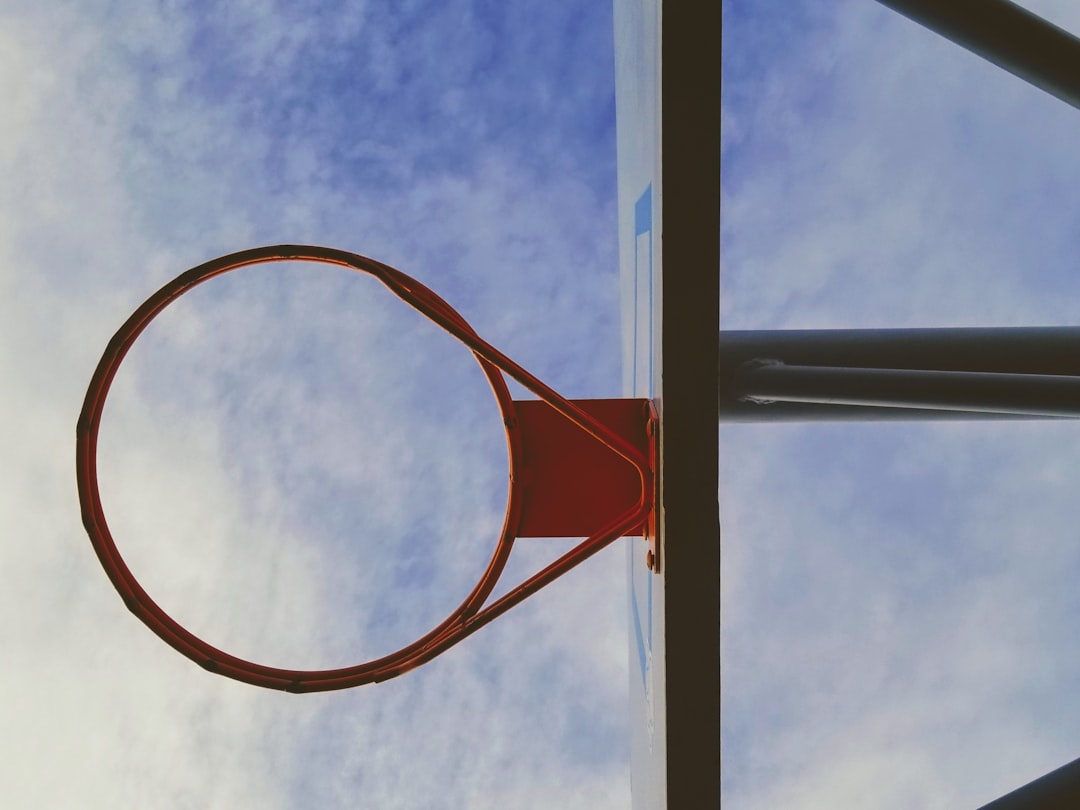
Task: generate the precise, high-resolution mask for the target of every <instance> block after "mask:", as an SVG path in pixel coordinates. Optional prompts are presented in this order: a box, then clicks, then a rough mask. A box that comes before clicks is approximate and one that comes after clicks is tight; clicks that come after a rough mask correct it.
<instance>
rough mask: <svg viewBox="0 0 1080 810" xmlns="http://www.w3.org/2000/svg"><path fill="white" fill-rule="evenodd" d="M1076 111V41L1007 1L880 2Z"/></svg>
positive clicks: (1079, 56)
mask: <svg viewBox="0 0 1080 810" xmlns="http://www.w3.org/2000/svg"><path fill="white" fill-rule="evenodd" d="M878 2H879V3H881V4H882V5H884V6H888V7H889V8H891V9H893V10H894V11H897V12H899V13H900V14H903V15H904V16H905V17H908V18H909V19H911V20H914V21H915V22H917V23H919V24H920V25H923V26H925V27H926V28H929V29H930V30H931V31H934V32H936V33H938V34H940V35H941V36H943V37H945V38H946V39H949V40H952V41H953V42H955V43H956V44H957V45H959V46H961V47H962V48H966V49H967V50H969V51H971V52H972V53H976V54H978V55H979V56H981V57H983V58H984V59H986V60H988V61H990V62H993V63H994V64H995V65H997V66H998V67H1001V68H1004V69H1005V70H1007V71H1009V73H1012V74H1013V75H1014V76H1019V77H1020V78H1021V79H1023V80H1024V81H1026V82H1029V83H1030V84H1033V85H1035V86H1036V87H1038V88H1041V89H1042V90H1045V91H1046V92H1047V93H1050V94H1051V95H1053V96H1057V97H1058V98H1059V99H1061V100H1062V101H1064V102H1066V103H1067V104H1071V105H1072V106H1073V107H1076V108H1078V109H1080V39H1077V38H1076V37H1074V36H1073V35H1072V34H1070V33H1069V32H1068V31H1065V30H1063V29H1061V28H1058V27H1057V26H1056V25H1053V24H1052V23H1049V22H1047V21H1046V20H1044V19H1043V18H1042V17H1039V16H1037V15H1035V14H1032V13H1031V12H1030V11H1028V10H1027V9H1025V8H1022V7H1020V6H1018V5H1016V3H1011V2H1009V0H878Z"/></svg>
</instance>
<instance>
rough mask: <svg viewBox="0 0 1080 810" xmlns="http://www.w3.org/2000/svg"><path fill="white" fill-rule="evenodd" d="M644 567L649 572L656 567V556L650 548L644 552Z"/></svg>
mask: <svg viewBox="0 0 1080 810" xmlns="http://www.w3.org/2000/svg"><path fill="white" fill-rule="evenodd" d="M645 565H646V566H647V567H648V569H649V570H650V571H652V570H654V567H655V566H656V555H655V554H653V550H652V549H651V548H650V549H649V550H648V551H646V552H645Z"/></svg>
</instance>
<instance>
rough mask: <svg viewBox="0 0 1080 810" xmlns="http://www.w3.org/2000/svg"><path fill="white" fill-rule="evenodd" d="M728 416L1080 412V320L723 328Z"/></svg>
mask: <svg viewBox="0 0 1080 810" xmlns="http://www.w3.org/2000/svg"><path fill="white" fill-rule="evenodd" d="M719 357H720V361H719V381H720V382H719V418H720V421H722V422H775V421H821V420H844V421H880V420H914V419H1017V418H1019V419H1032V418H1076V417H1080V329H1078V328H1075V327H1036V328H1026V327H1025V328H1004V329H855V330H821V331H804V330H791V331H777V332H773V331H765V332H721V333H720V343H719Z"/></svg>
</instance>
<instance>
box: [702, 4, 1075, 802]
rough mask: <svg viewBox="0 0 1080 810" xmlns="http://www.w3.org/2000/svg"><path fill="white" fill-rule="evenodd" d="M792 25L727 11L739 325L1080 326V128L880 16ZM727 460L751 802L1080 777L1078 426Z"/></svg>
mask: <svg viewBox="0 0 1080 810" xmlns="http://www.w3.org/2000/svg"><path fill="white" fill-rule="evenodd" d="M1024 5H1025V6H1027V7H1029V8H1031V9H1032V10H1034V11H1036V12H1037V13H1040V14H1042V15H1044V16H1045V17H1047V18H1049V19H1051V20H1053V21H1055V22H1057V23H1058V24H1059V25H1061V26H1063V27H1065V28H1067V29H1069V30H1072V31H1078V30H1080V17H1078V16H1077V9H1076V8H1075V7H1074V6H1073V5H1072V4H1069V3H1061V2H1058V3H1054V2H1040V3H1035V2H1032V3H1024ZM795 7H796V6H795V4H790V3H782V2H759V3H745V2H744V3H740V2H729V3H725V18H724V19H725V54H724V56H725V74H724V101H723V110H724V147H723V149H724V151H723V160H724V162H723V171H724V185H723V189H724V191H723V215H722V235H723V236H722V262H723V275H722V290H723V292H722V315H721V323H722V325H723V327H725V328H729V329H734V328H846V327H870V326H883V327H889V326H892V327H908V326H912V327H913V326H962V325H984V326H1006V325H1042V324H1046V325H1056V324H1075V323H1076V322H1077V306H1076V303H1075V301H1076V300H1077V292H1078V288H1077V284H1078V279H1080V276H1078V275H1077V262H1076V247H1077V240H1078V234H1080V216H1078V214H1077V209H1076V206H1075V204H1074V201H1073V200H1072V195H1071V194H1070V193H1069V189H1072V188H1074V187H1075V184H1076V182H1077V180H1078V179H1080V157H1078V155H1080V153H1078V152H1077V149H1076V143H1077V141H1076V134H1075V133H1076V132H1077V127H1078V125H1080V119H1078V118H1077V115H1078V113H1077V111H1076V110H1074V109H1072V108H1070V107H1067V106H1066V105H1064V104H1062V103H1060V102H1058V101H1057V100H1055V99H1053V98H1051V97H1049V96H1046V95H1044V94H1042V93H1041V92H1039V91H1037V90H1035V89H1033V88H1030V87H1028V86H1027V85H1025V84H1024V83H1022V82H1020V81H1019V80H1017V79H1014V78H1013V77H1011V76H1009V75H1008V74H1006V73H1004V72H1002V71H1000V70H998V69H996V68H994V67H993V66H991V65H988V64H986V63H984V62H982V61H981V60H979V59H978V58H976V57H973V56H971V55H969V54H967V53H966V52H964V51H962V50H960V49H959V48H957V47H955V46H953V45H951V44H950V43H947V42H945V41H943V40H941V39H939V38H937V37H936V36H934V35H932V34H930V33H928V32H926V31H924V30H923V29H921V28H920V27H918V26H917V25H915V24H913V23H910V22H909V21H907V20H905V19H903V18H901V17H898V16H897V15H895V14H893V13H892V12H890V11H888V10H886V9H884V8H882V7H879V6H878V5H877V4H875V3H872V2H854V1H853V2H849V3H838V4H799V5H798V9H799V10H798V11H793V10H792V9H794V8H795ZM720 449H721V463H720V475H721V487H720V493H721V494H720V501H721V525H722V527H723V528H722V530H723V537H724V545H723V567H724V574H723V580H722V582H723V610H724V613H723V621H724V629H725V637H724V646H723V657H722V667H723V679H724V680H723V684H724V691H723V695H724V697H723V707H724V715H723V720H724V729H725V730H724V790H725V798H726V799H727V801H728V803H729V804H730V806H732V807H762V808H764V807H798V808H802V807H806V808H811V807H855V806H858V807H863V806H873V807H896V808H903V807H942V808H945V807H976V806H981V805H982V804H984V803H986V802H988V801H990V800H992V799H993V798H996V797H997V796H999V795H1001V794H1003V793H1005V792H1007V791H1009V790H1011V789H1013V788H1015V787H1017V786H1019V785H1020V784H1023V783H1024V782H1027V781H1028V780H1030V779H1032V778H1035V777H1036V776H1039V775H1041V774H1042V773H1045V772H1047V771H1049V770H1051V769H1052V768H1054V767H1057V766H1058V765H1060V764H1063V763H1064V762H1067V761H1069V760H1071V759H1074V758H1075V757H1076V756H1078V755H1080V739H1078V738H1077V736H1076V733H1075V729H1076V728H1077V720H1078V718H1077V701H1076V697H1075V695H1076V693H1075V684H1076V677H1077V672H1078V669H1080V659H1078V658H1077V656H1076V654H1075V653H1074V652H1073V650H1074V649H1075V641H1074V638H1073V631H1074V627H1075V618H1076V611H1077V608H1078V604H1077V600H1076V596H1075V592H1076V591H1075V586H1074V584H1073V579H1074V575H1075V571H1076V569H1077V565H1078V563H1080V556H1078V551H1077V549H1078V546H1077V534H1076V528H1075V527H1076V523H1077V520H1076V518H1077V514H1076V499H1075V496H1074V494H1073V493H1074V486H1073V484H1074V476H1073V473H1072V470H1073V468H1074V463H1073V461H1072V460H1073V459H1074V458H1075V457H1076V451H1077V449H1078V448H1077V436H1076V432H1075V431H1073V430H1071V429H1070V427H1069V426H1068V425H1050V424H1026V425H1006V424H997V425H996V424H992V423H986V424H966V425H963V424H955V425H945V424H930V423H927V424H922V425H900V424H893V425H878V426H875V425H842V424H840V425H813V426H796V425H783V426H779V425H777V426H745V427H737V428H736V427H728V428H724V429H723V430H722V432H721V448H720Z"/></svg>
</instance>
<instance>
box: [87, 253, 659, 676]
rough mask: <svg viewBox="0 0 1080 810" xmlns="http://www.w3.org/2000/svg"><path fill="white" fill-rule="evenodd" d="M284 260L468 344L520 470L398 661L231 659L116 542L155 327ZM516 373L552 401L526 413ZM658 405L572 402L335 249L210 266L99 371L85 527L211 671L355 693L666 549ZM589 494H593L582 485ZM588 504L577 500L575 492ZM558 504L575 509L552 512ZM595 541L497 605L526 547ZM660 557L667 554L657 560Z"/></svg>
mask: <svg viewBox="0 0 1080 810" xmlns="http://www.w3.org/2000/svg"><path fill="white" fill-rule="evenodd" d="M281 261H308V262H320V263H324V264H333V265H338V266H341V267H346V268H348V269H351V270H356V271H359V272H362V273H367V274H369V275H372V276H374V277H375V278H377V279H378V280H379V281H381V282H382V283H383V284H384V285H385V286H386V287H387V288H389V290H390V291H391V292H392V293H394V295H396V296H397V297H398V298H400V299H401V300H403V301H404V302H405V303H407V304H408V305H409V306H411V307H413V308H414V309H415V310H417V311H418V312H420V313H421V314H423V315H425V316H426V317H427V318H429V319H430V320H432V321H434V322H435V323H436V324H438V325H439V326H440V327H442V328H443V329H444V330H445V331H447V332H449V333H450V334H451V335H453V336H454V337H456V338H457V339H458V340H460V341H461V342H462V343H464V344H465V345H466V346H467V347H468V348H469V349H470V351H472V353H473V356H474V357H475V358H476V360H477V362H478V363H479V364H480V368H481V369H482V370H483V372H484V375H485V376H486V377H487V380H488V383H489V384H490V385H491V390H492V392H493V393H494V395H495V400H496V402H497V403H498V406H499V411H500V414H501V416H502V420H503V425H504V427H505V429H506V443H507V451H508V456H509V463H510V489H509V494H508V496H507V504H506V518H505V520H504V522H503V528H502V531H501V533H500V535H499V537H498V540H497V542H496V544H495V549H494V551H493V553H492V555H491V559H490V561H489V562H488V565H487V568H486V570H485V571H484V573H483V575H482V576H481V577H480V580H479V581H478V582H477V583H476V585H475V586H474V587H473V589H472V591H471V592H470V593H469V594H468V595H467V596H466V597H465V599H464V600H463V601H462V602H461V604H460V605H459V606H458V607H457V608H456V609H455V610H454V611H453V612H452V613H451V614H450V615H449V616H448V617H447V618H446V619H445V620H443V621H442V622H441V623H440V624H439V625H437V626H436V627H435V628H433V629H432V630H430V631H429V632H428V633H426V634H425V635H423V636H422V637H420V638H419V639H417V640H416V641H414V642H412V643H411V644H409V645H407V646H405V647H403V648H401V649H400V650H398V651H397V652H395V653H391V654H390V655H387V656H383V657H382V658H378V659H375V660H372V661H367V662H365V663H361V664H356V665H354V666H349V667H343V668H337V669H326V670H291V669H281V668H277V667H270V666H266V665H263V664H258V663H255V662H252V661H247V660H244V659H242V658H237V657H236V656H233V655H230V654H229V653H226V652H224V651H222V650H219V649H217V648H216V647H214V646H212V645H210V644H208V643H207V642H205V641H203V640H202V639H200V638H198V637H197V636H195V635H194V634H192V633H191V632H189V631H188V630H187V629H185V628H184V627H183V626H182V625H180V624H179V623H178V622H177V621H176V620H175V619H173V618H172V617H171V616H169V615H168V614H167V613H166V612H165V611H164V610H162V609H161V608H160V607H159V606H158V605H157V604H156V603H155V602H154V600H153V599H152V598H151V597H150V595H149V594H147V593H146V591H145V590H143V588H142V586H141V585H140V584H139V583H138V581H137V580H136V579H135V577H134V576H133V575H132V573H131V571H130V569H129V568H128V566H127V564H126V563H125V562H124V560H123V558H122V557H121V555H120V552H119V550H118V549H117V546H116V543H115V541H114V540H113V537H112V534H111V532H110V531H109V526H108V523H107V522H106V520H105V514H104V510H103V509H102V505H101V496H100V492H99V488H98V477H97V440H98V430H99V427H100V423H101V415H102V412H103V410H104V407H105V399H106V396H107V395H108V392H109V387H110V386H111V384H112V381H113V378H114V377H115V376H116V373H117V371H118V370H119V368H120V363H121V362H122V361H123V359H124V356H125V355H126V354H127V352H128V351H129V350H130V348H131V346H132V345H133V344H134V342H135V340H136V339H137V338H138V337H139V335H140V334H141V333H142V331H143V330H144V329H145V328H146V327H147V326H148V325H149V323H150V322H151V321H152V320H153V319H154V318H155V317H157V316H158V315H159V314H160V313H161V311H162V310H164V309H165V308H166V307H167V306H168V305H169V304H170V303H172V302H173V301H175V300H176V299H177V298H179V297H180V296H181V295H183V294H184V293H186V292H188V291H189V290H191V289H192V288H193V287H195V286H197V285H199V284H201V283H203V282H204V281H208V280H209V279H211V278H214V277H215V276H220V275H223V274H225V273H228V272H230V271H232V270H237V269H239V268H241V267H248V266H252V265H259V264H266V263H271V262H281ZM503 374H506V375H509V376H510V377H511V378H512V379H514V380H516V381H517V382H518V383H520V384H521V385H523V386H524V387H525V388H526V389H528V390H529V391H531V392H532V393H533V394H535V395H536V396H537V397H538V398H539V402H537V401H532V400H529V401H514V400H513V399H511V397H510V392H509V389H508V387H507V384H506V380H505V379H504V377H503ZM655 434H656V430H655V418H654V416H653V414H652V412H651V406H650V404H649V402H648V400H617V399H613V400H568V399H565V398H564V397H562V396H560V395H559V394H558V393H556V392H555V391H554V390H553V389H551V388H550V387H548V386H547V385H545V384H544V383H542V382H541V381H540V380H538V379H537V378H536V377H534V376H533V375H532V374H530V373H529V372H527V371H526V370H525V369H523V368H522V367H521V366H519V365H518V364H517V363H515V362H514V361H513V360H511V359H510V358H508V357H507V356H506V355H504V354H503V353H502V352H500V351H499V350H498V349H496V348H494V347H493V346H491V344H489V343H487V342H486V341H484V340H482V339H481V338H480V337H479V335H477V333H476V332H475V331H474V330H473V329H472V327H471V326H469V324H468V323H467V322H466V321H465V319H464V318H462V317H461V315H460V314H458V312H457V311H456V310H454V309H453V308H452V307H451V306H450V305H449V304H447V303H446V301H444V300H443V299H442V298H440V297H439V296H438V295H436V294H435V293H434V292H432V291H431V290H430V289H428V288H427V287H425V286H424V285H423V284H421V283H419V282H418V281H416V280H415V279H412V278H410V277H409V276H407V275H405V274H404V273H402V272H400V271H399V270H395V269H394V268H392V267H389V266H388V265H385V264H382V263H381V262H377V261H374V260H373V259H368V258H365V257H363V256H359V255H357V254H355V253H348V252H346V251H343V250H335V249H333V248H325V247H313V246H305V245H277V246H273V247H262V248H254V249H251V250H245V251H241V252H239V253H233V254H230V255H228V256H223V257H221V258H218V259H214V260H212V261H209V262H206V263H205V264H201V265H199V266H198V267H194V268H192V269H191V270H188V271H187V272H186V273H183V274H182V275H180V276H178V277H177V278H175V279H174V280H173V281H171V282H169V283H168V284H166V285H165V286H164V287H162V288H161V289H160V290H158V291H157V292H156V293H155V294H154V295H152V296H151V297H150V298H149V299H147V301H146V302H145V303H143V305H142V306H140V307H139V308H138V309H137V310H136V311H135V312H134V313H133V314H132V315H131V317H130V318H128V320H127V321H126V322H125V323H124V325H123V326H121V327H120V329H119V331H117V333H116V334H115V335H114V336H113V338H112V340H111V341H110V342H109V344H108V346H107V347H106V349H105V353H104V355H103V356H102V358H101V360H100V362H99V363H98V366H97V369H96V371H95V372H94V376H93V377H92V379H91V381H90V387H89V389H88V390H87V392H86V399H85V401H84V403H83V408H82V412H81V413H80V415H79V422H78V428H77V441H76V473H77V478H78V486H79V501H80V503H81V505H82V516H83V524H84V526H85V527H86V531H87V533H88V534H89V536H90V541H91V543H92V544H93V546H94V550H95V552H96V553H97V556H98V559H99V560H100V561H101V564H102V566H103V567H104V568H105V572H106V573H107V574H108V575H109V578H110V579H111V580H112V583H113V585H114V586H115V588H116V590H117V591H118V592H119V594H120V596H121V598H123V600H124V603H125V604H126V605H127V607H128V609H129V610H131V612H132V613H134V614H135V615H136V616H137V617H138V618H139V619H140V620H141V621H142V622H143V623H144V624H146V625H147V627H149V628H150V629H151V630H153V631H154V632H155V633H156V634H157V635H158V636H159V637H160V638H161V639H162V640H164V641H165V642H166V643H168V644H169V645H170V646H172V647H173V648H174V649H176V650H177V651H179V652H181V653H183V654H184V655H186V656H187V657H188V658H190V659H191V660H193V661H195V662H196V663H197V664H199V665H200V666H202V667H203V668H205V669H207V670H209V671H211V672H216V673H218V674H221V675H225V676H228V677H230V678H234V679H236V680H239V681H244V682H246V683H250V684H254V685H256V686H263V687H267V688H271V689H283V690H286V691H290V692H315V691H326V690H331V689H345V688H348V687H352V686H359V685H361V684H365V683H373V682H378V681H384V680H387V679H389V678H393V677H395V676H397V675H400V674H402V673H403V672H407V671H408V670H410V669H413V668H414V667H417V666H419V665H421V664H423V663H425V662H427V661H430V660H431V659H432V658H434V657H435V656H437V655H439V654H440V653H442V652H445V651H446V650H447V649H449V648H450V647H452V646H453V645H455V644H457V643H458V642H459V641H461V640H462V639H464V638H465V637H467V636H469V635H471V634H472V633H474V632H476V631H477V630H479V629H480V628H481V627H483V626H484V625H486V624H487V623H488V622H490V621H492V620H493V619H495V618H496V617H498V616H500V615H501V614H503V613H505V612H506V611H507V610H509V609H510V608H512V607H513V606H514V605H516V604H518V603H519V602H521V601H522V600H524V599H525V598H527V597H528V596H531V595H532V594H534V593H536V591H538V590H540V589H541V588H543V587H544V586H545V585H548V584H549V583H551V582H552V581H553V580H555V579H556V578H557V577H559V576H561V575H562V574H564V573H566V572H567V571H569V570H570V569H571V568H573V567H574V566H576V565H578V564H579V563H581V562H582V561H584V560H585V559H587V558H588V557H590V556H592V555H593V554H595V553H596V552H597V551H599V550H600V549H602V548H604V547H605V546H607V545H609V544H610V543H611V542H612V541H614V540H616V539H617V538H619V537H623V536H626V535H634V534H638V535H642V534H643V535H645V536H646V537H647V538H651V537H653V532H652V531H651V529H650V525H651V522H652V521H651V513H652V510H653V505H654V502H655V491H654V487H655V477H654V473H653V466H654V463H655V458H656V453H655V446H656V442H657V440H658V437H657V436H656V435H655ZM582 484H584V485H585V486H584V488H583V487H582ZM582 491H584V492H587V493H588V496H587V497H584V498H582V497H581V496H580V495H578V500H577V501H575V500H574V496H573V494H572V493H574V492H578V493H580V492H582ZM552 504H556V505H559V504H562V505H563V507H564V508H562V509H559V510H555V512H553V511H552V509H551V508H550V507H551V505H552ZM538 536H571V537H578V536H583V537H586V539H585V540H583V541H582V542H581V543H579V544H578V545H577V546H575V547H574V548H573V549H571V550H570V551H569V552H567V553H565V554H563V555H562V556H561V557H559V558H558V559H557V560H555V562H553V563H551V564H550V565H548V566H547V567H545V568H543V569H542V570H540V571H538V572H537V573H535V574H534V575H533V576H531V577H529V578H528V579H526V580H525V581H523V582H521V583H520V584H518V585H517V586H515V587H513V588H511V589H510V590H509V591H508V592H507V593H506V594H504V595H503V596H502V597H500V598H499V599H497V600H495V601H493V602H492V603H491V604H488V605H486V606H485V602H486V601H487V599H488V597H489V596H490V595H491V593H492V590H493V589H494V588H495V585H496V583H497V582H498V580H499V577H500V576H501V575H502V572H503V569H504V568H505V566H506V562H507V559H508V558H509V556H510V553H511V551H512V549H513V544H514V541H515V540H516V539H518V538H519V537H538ZM652 551H653V552H654V556H655V554H656V553H658V552H659V549H652Z"/></svg>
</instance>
